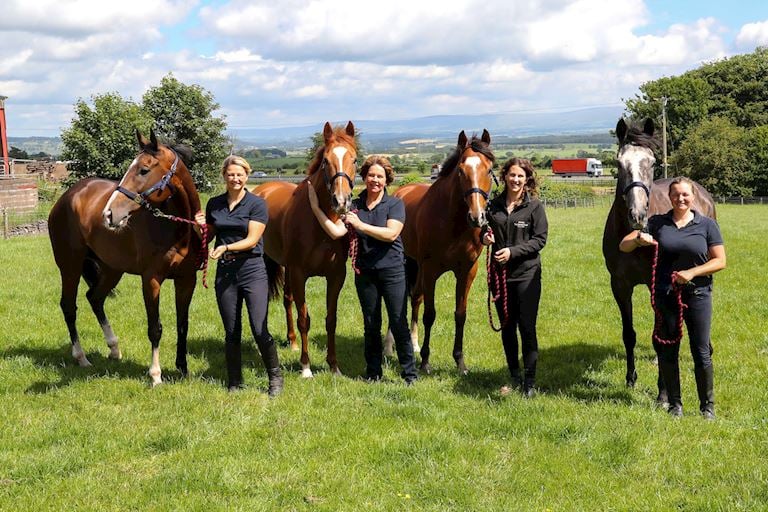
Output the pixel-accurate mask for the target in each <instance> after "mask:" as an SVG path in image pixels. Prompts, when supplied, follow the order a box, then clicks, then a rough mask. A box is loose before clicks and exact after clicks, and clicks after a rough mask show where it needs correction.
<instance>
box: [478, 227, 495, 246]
mask: <svg viewBox="0 0 768 512" xmlns="http://www.w3.org/2000/svg"><path fill="white" fill-rule="evenodd" d="M480 241H481V242H482V244H483V245H491V244H492V243H494V242H495V241H496V237H495V236H493V230H492V229H490V228H488V229H486V230H485V231H484V232H483V238H482V239H481V240H480Z"/></svg>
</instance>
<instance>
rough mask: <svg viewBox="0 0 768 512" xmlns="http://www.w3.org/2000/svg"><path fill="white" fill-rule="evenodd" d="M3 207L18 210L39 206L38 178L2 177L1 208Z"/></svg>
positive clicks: (0, 189)
mask: <svg viewBox="0 0 768 512" xmlns="http://www.w3.org/2000/svg"><path fill="white" fill-rule="evenodd" d="M3 208H7V209H9V210H18V211H29V210H34V209H35V208H37V179H36V178H2V179H0V209H3Z"/></svg>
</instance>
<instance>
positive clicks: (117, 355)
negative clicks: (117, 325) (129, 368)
mask: <svg viewBox="0 0 768 512" xmlns="http://www.w3.org/2000/svg"><path fill="white" fill-rule="evenodd" d="M109 358H110V359H114V360H115V361H119V360H121V359H122V358H123V353H122V352H120V349H119V348H113V349H110V351H109Z"/></svg>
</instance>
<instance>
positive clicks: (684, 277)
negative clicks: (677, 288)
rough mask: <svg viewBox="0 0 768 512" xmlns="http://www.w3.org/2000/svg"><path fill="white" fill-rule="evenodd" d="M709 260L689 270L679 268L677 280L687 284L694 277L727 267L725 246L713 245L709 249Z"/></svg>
mask: <svg viewBox="0 0 768 512" xmlns="http://www.w3.org/2000/svg"><path fill="white" fill-rule="evenodd" d="M707 253H708V256H709V261H707V262H706V263H703V264H701V265H698V266H696V267H693V268H689V269H687V270H679V271H678V272H677V273H676V274H675V275H676V276H677V279H676V282H678V283H680V284H685V283H687V282H688V281H690V280H691V279H693V278H694V277H698V276H710V275H712V274H714V273H715V272H719V271H721V270H723V269H724V268H725V246H724V245H713V246H711V247H710V248H709V250H708V251H707Z"/></svg>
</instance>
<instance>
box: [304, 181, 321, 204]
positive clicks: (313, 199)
mask: <svg viewBox="0 0 768 512" xmlns="http://www.w3.org/2000/svg"><path fill="white" fill-rule="evenodd" d="M307 195H309V205H310V206H311V207H312V208H313V209H314V208H317V207H318V205H319V203H318V201H317V192H315V187H313V186H312V183H309V182H307Z"/></svg>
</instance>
